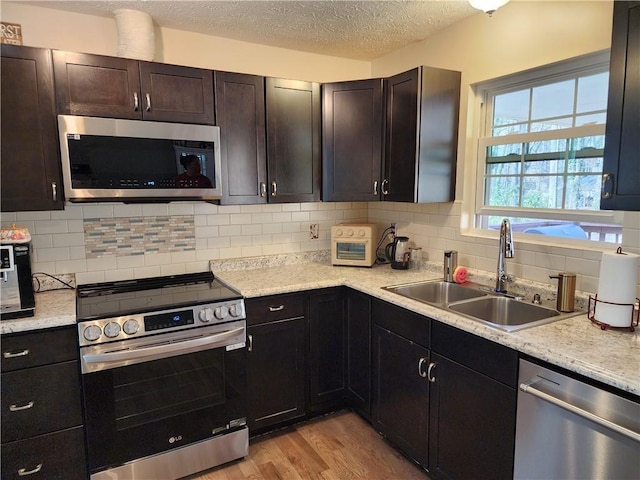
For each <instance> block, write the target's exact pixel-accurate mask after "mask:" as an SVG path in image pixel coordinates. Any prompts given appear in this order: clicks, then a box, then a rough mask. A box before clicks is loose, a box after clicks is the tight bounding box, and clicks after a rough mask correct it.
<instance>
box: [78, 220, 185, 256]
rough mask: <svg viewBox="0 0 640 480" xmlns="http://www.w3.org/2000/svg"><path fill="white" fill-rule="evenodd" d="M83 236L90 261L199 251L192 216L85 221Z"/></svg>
mask: <svg viewBox="0 0 640 480" xmlns="http://www.w3.org/2000/svg"><path fill="white" fill-rule="evenodd" d="M84 236H85V251H86V256H87V259H91V258H102V257H108V256H133V255H145V254H154V253H174V252H186V251H191V250H195V249H196V233H195V220H194V216H193V215H180V216H158V217H125V218H86V219H85V220H84Z"/></svg>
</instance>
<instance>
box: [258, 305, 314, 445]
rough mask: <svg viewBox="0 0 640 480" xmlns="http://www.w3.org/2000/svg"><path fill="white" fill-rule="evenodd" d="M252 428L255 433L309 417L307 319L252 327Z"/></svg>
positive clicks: (281, 321)
mask: <svg viewBox="0 0 640 480" xmlns="http://www.w3.org/2000/svg"><path fill="white" fill-rule="evenodd" d="M247 333H248V354H247V382H248V404H249V418H248V424H249V429H250V430H251V431H252V432H253V433H255V431H259V430H261V429H264V428H265V427H268V426H271V425H275V424H278V423H281V422H284V421H287V420H292V419H294V418H297V417H302V416H303V415H304V414H305V408H304V398H305V394H304V380H305V375H304V369H305V366H304V358H305V348H304V318H301V317H299V318H293V319H288V320H278V321H275V322H270V323H263V324H260V325H254V326H250V327H249V328H248V329H247Z"/></svg>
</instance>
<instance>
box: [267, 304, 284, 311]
mask: <svg viewBox="0 0 640 480" xmlns="http://www.w3.org/2000/svg"><path fill="white" fill-rule="evenodd" d="M282 310H284V305H279V306H277V307H269V311H270V312H280V311H282Z"/></svg>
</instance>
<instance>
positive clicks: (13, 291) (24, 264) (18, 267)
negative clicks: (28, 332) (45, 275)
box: [0, 226, 35, 320]
mask: <svg viewBox="0 0 640 480" xmlns="http://www.w3.org/2000/svg"><path fill="white" fill-rule="evenodd" d="M0 297H1V298H0V300H1V309H0V319H2V320H5V319H9V318H19V317H30V316H33V315H34V313H35V298H34V295H33V283H32V280H31V236H30V235H29V232H28V231H27V229H26V228H23V227H15V226H12V227H10V228H3V229H2V241H1V243H0Z"/></svg>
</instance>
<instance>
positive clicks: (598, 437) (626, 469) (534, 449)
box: [514, 360, 640, 480]
mask: <svg viewBox="0 0 640 480" xmlns="http://www.w3.org/2000/svg"><path fill="white" fill-rule="evenodd" d="M519 384H520V389H519V391H518V410H517V421H516V449H515V466H514V478H516V479H563V480H565V479H607V480H611V479H616V480H621V479H634V480H637V479H639V478H640V403H638V402H637V401H636V402H634V401H631V400H629V399H627V398H623V397H621V396H618V395H615V394H613V393H610V392H608V391H605V390H602V389H599V388H596V387H594V386H592V385H589V384H586V383H583V382H581V381H579V380H576V379H574V378H571V377H568V376H565V375H561V374H559V373H557V372H555V371H553V370H549V369H548V368H544V367H542V366H539V365H536V364H534V363H531V362H529V361H526V360H520V374H519Z"/></svg>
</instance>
